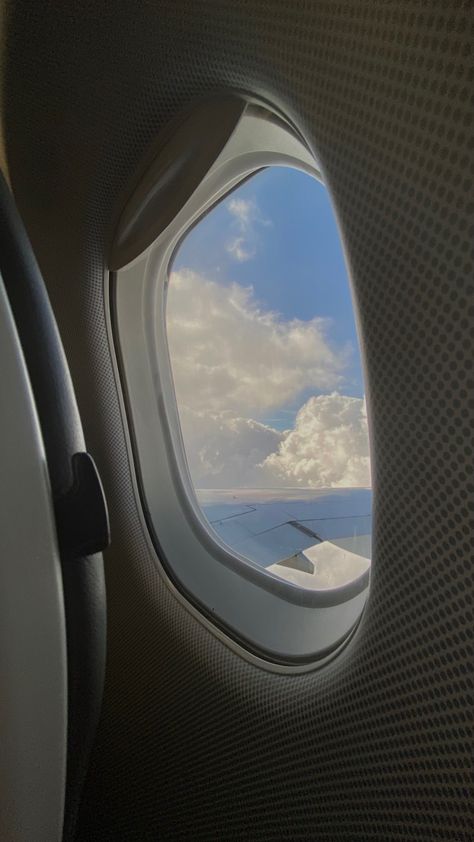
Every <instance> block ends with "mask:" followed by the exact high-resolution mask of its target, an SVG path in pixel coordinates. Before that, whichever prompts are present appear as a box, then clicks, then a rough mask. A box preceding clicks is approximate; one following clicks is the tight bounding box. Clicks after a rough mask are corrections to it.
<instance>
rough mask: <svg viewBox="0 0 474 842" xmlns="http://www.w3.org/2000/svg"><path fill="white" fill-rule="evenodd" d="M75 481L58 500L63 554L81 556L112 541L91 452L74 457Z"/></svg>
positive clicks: (68, 556) (58, 524) (104, 546)
mask: <svg viewBox="0 0 474 842" xmlns="http://www.w3.org/2000/svg"><path fill="white" fill-rule="evenodd" d="M71 466H72V473H73V483H72V486H71V488H70V489H69V491H67V492H66V494H63V496H62V497H60V498H58V499H57V500H56V501H55V506H54V510H55V515H56V531H57V535H58V544H59V551H60V553H61V557H62V558H63V559H65V558H68V559H74V558H80V557H81V556H85V555H93V554H94V553H98V552H101V550H105V548H106V547H107V546H108V545H109V543H110V528H109V513H108V511H107V502H106V499H105V494H104V489H103V487H102V482H101V480H100V476H99V472H98V470H97V468H96V465H95V462H94V460H93V458H92V456H91V455H90V454H89V453H75V454H74V456H73V457H72V459H71Z"/></svg>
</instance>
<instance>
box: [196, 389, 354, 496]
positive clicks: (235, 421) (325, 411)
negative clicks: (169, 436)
mask: <svg viewBox="0 0 474 842" xmlns="http://www.w3.org/2000/svg"><path fill="white" fill-rule="evenodd" d="M181 426H182V432H183V439H184V442H185V447H186V453H187V458H188V466H189V470H190V474H191V477H192V480H193V483H194V485H195V487H196V488H289V487H291V488H295V487H300V488H334V487H341V488H346V487H358V486H370V464H369V454H368V439H367V417H366V413H365V402H364V401H363V400H362V399H361V398H352V397H347V396H345V395H337V394H332V395H322V396H321V395H320V396H318V397H313V398H310V399H309V400H308V401H307V402H306V403H305V404H304V405H303V406H302V407H301V409H300V411H299V413H298V415H297V417H296V422H295V425H294V428H293V429H291V430H286V431H284V432H280V431H278V430H274V429H273V428H272V427H269V426H267V425H265V424H261V423H260V422H258V421H254V420H252V419H250V418H241V417H237V416H234V415H232V413H231V412H220V413H208V412H204V411H200V412H196V411H193V410H191V409H190V408H189V407H186V406H183V407H182V408H181Z"/></svg>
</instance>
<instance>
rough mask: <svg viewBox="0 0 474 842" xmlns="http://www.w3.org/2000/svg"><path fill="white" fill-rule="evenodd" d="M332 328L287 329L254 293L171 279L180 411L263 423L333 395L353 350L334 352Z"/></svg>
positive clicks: (170, 319)
mask: <svg viewBox="0 0 474 842" xmlns="http://www.w3.org/2000/svg"><path fill="white" fill-rule="evenodd" d="M329 326H330V323H329V322H328V321H327V320H325V319H311V320H310V321H302V320H300V319H292V320H290V321H284V320H282V318H281V317H279V315H278V314H277V313H274V312H271V311H268V310H267V311H265V310H263V309H262V308H261V307H260V306H259V304H258V302H257V301H256V300H255V297H254V293H253V290H252V289H251V288H244V287H241V286H239V285H238V284H230V285H222V284H219V283H216V282H214V281H210V280H206V279H205V278H203V277H202V276H201V275H198V274H196V273H195V272H191V271H188V270H184V271H181V272H174V273H172V275H171V279H170V284H169V289H168V302H167V331H168V341H169V347H170V355H171V360H172V363H173V376H174V381H175V388H176V393H177V396H178V401H179V403H180V404H185V405H187V406H188V407H190V408H192V409H193V410H196V411H208V412H210V413H217V412H222V411H231V412H232V413H233V414H234V415H235V416H242V417H243V416H246V417H254V418H257V419H258V418H262V417H264V414H265V413H268V411H269V410H272V409H276V408H280V407H284V406H286V405H288V404H289V403H290V402H291V401H293V400H294V399H296V398H297V397H298V395H300V394H301V393H302V392H304V391H305V390H314V391H328V390H334V389H336V388H337V387H338V386H341V385H342V384H343V382H344V377H343V372H344V369H345V366H346V364H347V362H348V359H349V355H350V350H349V349H347V348H346V349H342V350H338V349H336V348H334V347H333V346H332V345H331V344H330V342H329V340H328V337H327V333H328V329H329Z"/></svg>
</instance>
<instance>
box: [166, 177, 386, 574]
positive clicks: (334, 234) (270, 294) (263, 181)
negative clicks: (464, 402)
mask: <svg viewBox="0 0 474 842" xmlns="http://www.w3.org/2000/svg"><path fill="white" fill-rule="evenodd" d="M166 325H167V336H168V346H169V354H170V361H171V369H172V375H173V381H174V388H175V394H176V402H177V407H178V412H179V418H180V424H181V432H182V438H183V442H184V448H185V452H186V461H187V466H188V471H189V476H190V479H191V481H192V484H193V486H194V490H195V494H196V497H197V500H198V503H199V506H200V508H201V510H202V513H203V515H204V516H205V518H206V520H207V522H208V524H209V526H210V528H211V529H212V530H213V532H214V533H215V534H217V536H219V539H220V541H222V542H223V543H225V544H226V545H227V546H228V547H230V548H231V549H232V550H233V551H234V552H237V553H238V554H239V555H241V556H244V557H246V558H248V559H250V560H251V561H252V562H254V563H256V564H258V565H259V566H261V567H262V568H265V569H266V570H267V571H269V572H271V573H273V574H275V575H277V576H278V577H280V578H282V579H285V580H287V581H289V582H292V583H294V584H296V585H298V586H300V587H303V588H309V589H313V590H326V589H331V588H335V587H338V586H342V585H344V584H347V583H349V582H351V581H353V580H355V579H357V578H359V577H360V576H361V575H362V574H364V573H366V571H367V570H368V568H369V567H370V558H371V502H372V496H371V480H370V463H369V447H368V431H367V415H366V406H365V398H364V383H363V377H362V369H361V360H360V354H359V346H358V339H357V333H356V327H355V322H354V313H353V305H352V299H351V293H350V285H349V281H348V276H347V271H346V267H345V262H344V257H343V252H342V246H341V242H340V238H339V233H338V228H337V223H336V220H335V216H334V212H333V210H332V206H331V202H330V199H329V195H328V192H327V189H326V188H325V186H324V185H323V184H322V183H321V182H319V181H317V180H316V179H315V178H313V177H312V176H310V175H308V174H307V173H305V172H303V171H300V170H297V169H294V168H289V167H282V166H271V167H267V168H266V169H263V170H260V171H259V172H258V173H257V174H255V175H254V176H252V177H251V178H249V179H247V180H246V181H245V182H243V183H241V184H240V186H238V187H237V188H236V189H234V191H233V192H231V193H230V194H228V195H227V196H226V197H225V198H224V199H223V200H221V201H220V202H219V203H218V204H217V205H215V206H214V207H213V208H212V209H211V210H210V211H209V212H208V213H207V214H206V215H205V216H204V217H203V218H201V220H200V221H199V222H198V223H197V224H196V225H194V227H193V228H192V229H191V230H190V231H189V232H188V233H187V235H186V236H185V237H184V239H183V240H182V241H181V244H180V246H179V248H178V249H177V252H176V254H175V257H174V260H173V264H172V266H171V270H170V275H169V283H168V291H167V303H166Z"/></svg>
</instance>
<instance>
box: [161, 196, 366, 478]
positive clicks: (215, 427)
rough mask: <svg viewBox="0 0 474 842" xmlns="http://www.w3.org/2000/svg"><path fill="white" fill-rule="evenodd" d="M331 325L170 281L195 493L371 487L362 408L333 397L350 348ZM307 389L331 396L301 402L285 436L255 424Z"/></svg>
mask: <svg viewBox="0 0 474 842" xmlns="http://www.w3.org/2000/svg"><path fill="white" fill-rule="evenodd" d="M244 210H245V209H243V208H240V210H239V213H241V214H244ZM329 328H330V324H329V323H328V322H327V321H326V320H323V319H312V320H310V321H301V320H299V319H293V320H290V321H285V320H282V318H281V317H279V315H278V314H277V313H274V312H271V311H268V310H264V309H263V308H262V307H261V306H259V304H258V302H257V301H256V300H255V297H254V294H253V291H252V289H251V288H243V287H241V286H239V285H238V284H229V285H222V284H218V283H216V282H214V281H212V280H209V279H206V278H204V277H202V276H201V275H199V274H197V273H194V272H192V271H187V270H185V271H181V272H178V273H176V272H175V273H173V274H172V276H171V279H170V284H169V291H168V303H167V329H168V341H169V348H170V357H171V361H172V369H173V377H174V382H175V389H176V396H177V401H178V407H179V410H180V418H181V426H182V432H183V438H184V442H185V447H186V452H187V458H188V463H189V468H190V472H191V476H192V478H193V482H194V484H195V486H196V487H198V488H237V487H247V488H251V487H254V488H257V487H285V486H287V487H288V486H292V487H295V486H297V487H312V488H324V487H334V486H340V487H344V486H367V485H370V468H369V455H368V437H367V417H366V411H365V402H364V400H363V399H361V398H353V397H347V396H345V395H341V394H338V393H337V392H336V389H337V388H338V387H342V385H343V383H344V368H345V365H346V363H347V361H348V354H349V350H348V349H342V350H338V349H336V348H334V347H333V346H332V345H331V343H330V342H329V339H328V331H329ZM308 390H314V391H317V392H321V391H325V392H330V393H329V394H324V395H318V396H315V397H311V398H309V400H307V401H306V402H305V403H304V405H303V406H302V407H301V408H300V410H299V412H298V414H297V416H296V419H295V423H294V426H293V428H292V429H290V430H287V431H285V432H280V431H278V430H275V429H273V428H272V427H271V426H268V425H266V424H264V423H262V421H261V420H258V419H262V418H264V417H265V414H266V413H268V412H269V411H272V410H275V409H279V408H282V407H285V406H287V405H288V404H289V403H290V402H292V401H294V400H295V399H296V398H297V397H298V396H300V395H301V394H302V393H304V392H306V393H307V392H308Z"/></svg>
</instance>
